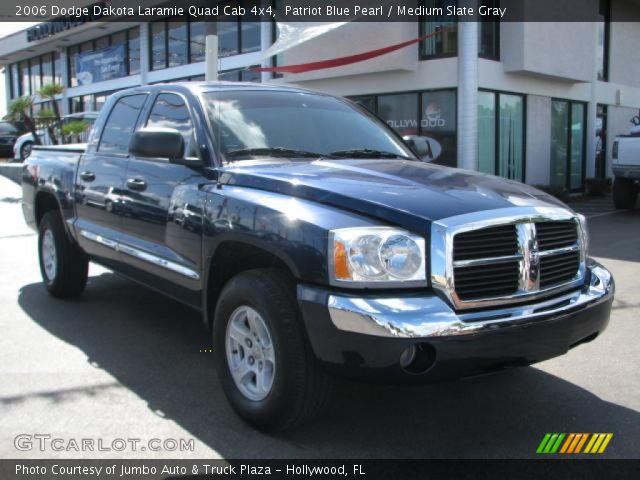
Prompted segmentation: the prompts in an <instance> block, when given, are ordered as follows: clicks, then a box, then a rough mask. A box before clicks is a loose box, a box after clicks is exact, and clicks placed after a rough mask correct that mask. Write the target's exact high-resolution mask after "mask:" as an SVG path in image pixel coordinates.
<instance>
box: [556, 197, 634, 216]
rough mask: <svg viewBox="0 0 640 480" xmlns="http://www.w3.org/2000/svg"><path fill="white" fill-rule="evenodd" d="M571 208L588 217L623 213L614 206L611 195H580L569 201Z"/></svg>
mask: <svg viewBox="0 0 640 480" xmlns="http://www.w3.org/2000/svg"><path fill="white" fill-rule="evenodd" d="M568 203H569V205H570V206H571V208H573V209H574V210H575V211H576V212H579V213H581V214H583V215H584V216H586V217H587V218H596V217H601V216H604V215H613V214H616V213H622V212H621V211H620V210H616V209H615V207H614V206H613V199H612V198H611V196H610V195H609V196H606V197H578V198H575V199H570V200H569V201H568Z"/></svg>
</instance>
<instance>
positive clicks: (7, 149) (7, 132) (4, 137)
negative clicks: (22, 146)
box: [0, 122, 20, 158]
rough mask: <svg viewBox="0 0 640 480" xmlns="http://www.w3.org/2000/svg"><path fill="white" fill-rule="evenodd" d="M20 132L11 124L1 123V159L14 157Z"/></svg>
mask: <svg viewBox="0 0 640 480" xmlns="http://www.w3.org/2000/svg"><path fill="white" fill-rule="evenodd" d="M19 135H20V130H18V128H17V127H16V126H15V125H13V124H12V123H10V122H0V158H12V157H13V145H14V144H15V143H16V139H17V138H18V136H19Z"/></svg>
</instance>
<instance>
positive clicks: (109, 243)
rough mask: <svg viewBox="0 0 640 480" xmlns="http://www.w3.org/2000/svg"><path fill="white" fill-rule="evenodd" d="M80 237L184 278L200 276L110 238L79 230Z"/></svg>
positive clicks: (177, 264)
mask: <svg viewBox="0 0 640 480" xmlns="http://www.w3.org/2000/svg"><path fill="white" fill-rule="evenodd" d="M80 235H82V236H83V237H84V238H86V239H88V240H91V241H93V242H96V243H99V244H101V245H104V246H105V247H109V248H112V249H113V250H115V251H116V252H122V253H124V254H127V255H129V256H131V257H135V258H138V259H140V260H143V261H145V262H147V263H151V264H153V265H157V266H159V267H162V268H165V269H167V270H171V271H172V272H175V273H179V274H180V275H184V276H185V277H189V278H192V279H193V280H199V279H200V275H199V274H198V273H197V272H196V271H194V270H192V269H190V268H187V267H185V266H184V265H180V264H179V263H175V262H171V261H169V260H165V259H164V258H161V257H158V256H157V255H153V254H151V253H148V252H145V251H143V250H139V249H137V248H133V247H130V246H129V245H125V244H124V243H120V242H116V241H115V240H111V239H110V238H107V237H104V236H102V235H98V234H96V233H93V232H89V231H87V230H80Z"/></svg>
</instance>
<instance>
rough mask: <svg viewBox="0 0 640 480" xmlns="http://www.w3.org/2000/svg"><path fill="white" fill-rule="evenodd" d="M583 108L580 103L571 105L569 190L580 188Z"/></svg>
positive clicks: (583, 136) (582, 159) (581, 176)
mask: <svg viewBox="0 0 640 480" xmlns="http://www.w3.org/2000/svg"><path fill="white" fill-rule="evenodd" d="M585 110H586V109H585V106H584V104H582V103H574V104H573V105H572V107H571V157H570V159H571V160H570V162H571V163H570V165H569V172H570V176H569V188H570V189H571V190H579V189H581V188H582V178H583V176H584V175H583V174H584V172H583V161H584V158H585V145H584V141H585V129H586V125H585V113H586V112H585Z"/></svg>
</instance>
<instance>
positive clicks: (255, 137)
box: [204, 90, 415, 161]
mask: <svg viewBox="0 0 640 480" xmlns="http://www.w3.org/2000/svg"><path fill="white" fill-rule="evenodd" d="M204 104H205V110H206V112H207V115H208V116H209V118H210V120H211V125H212V127H213V129H214V132H213V133H214V138H215V141H216V144H217V145H218V148H219V149H220V152H221V154H222V155H223V156H224V158H225V159H227V160H228V161H235V160H243V159H250V158H255V157H261V156H277V157H287V158H298V157H299V158H312V157H316V158H318V157H329V158H410V159H415V157H414V155H413V154H412V153H411V151H410V150H409V149H408V148H407V147H406V146H405V145H404V144H403V143H402V142H401V141H400V140H399V139H398V138H396V137H395V136H394V135H393V133H392V132H391V131H390V130H389V129H388V128H387V127H386V125H384V124H383V123H382V122H380V121H378V120H377V119H376V118H375V117H372V116H370V115H368V114H366V113H364V112H362V111H361V110H359V109H358V107H355V106H353V105H351V104H349V103H348V102H345V101H342V100H340V99H338V98H334V97H329V96H325V95H318V94H313V93H300V92H271V91H267V92H265V91H256V90H252V91H237V90H234V91H228V92H209V93H205V94H204Z"/></svg>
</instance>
